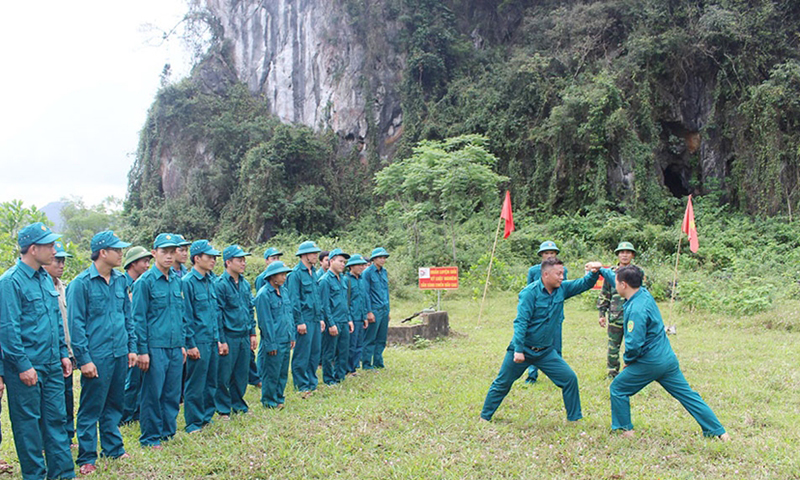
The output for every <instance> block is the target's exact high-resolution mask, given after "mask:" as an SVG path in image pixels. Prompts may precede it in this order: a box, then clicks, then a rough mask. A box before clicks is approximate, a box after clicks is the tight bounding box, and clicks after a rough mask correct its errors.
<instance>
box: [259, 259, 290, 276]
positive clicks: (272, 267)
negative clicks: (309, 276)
mask: <svg viewBox="0 0 800 480" xmlns="http://www.w3.org/2000/svg"><path fill="white" fill-rule="evenodd" d="M291 271H292V269H291V268H289V267H287V266H286V264H284V263H283V262H281V261H280V260H276V261H274V262H272V263H270V264H269V265H268V266H267V269H266V270H265V272H264V278H269V277H271V276H273V275H277V274H279V273H284V272H291Z"/></svg>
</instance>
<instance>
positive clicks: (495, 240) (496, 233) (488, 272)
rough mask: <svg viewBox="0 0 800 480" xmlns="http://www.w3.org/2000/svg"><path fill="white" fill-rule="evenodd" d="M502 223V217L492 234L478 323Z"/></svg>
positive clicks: (479, 318)
mask: <svg viewBox="0 0 800 480" xmlns="http://www.w3.org/2000/svg"><path fill="white" fill-rule="evenodd" d="M502 224H503V217H500V220H499V221H498V222H497V232H495V234H494V245H492V256H491V257H489V269H488V270H487V271H486V284H485V285H484V286H483V299H482V300H481V309H480V310H479V311H478V323H480V321H481V316H482V315H483V303H484V302H485V301H486V291H487V290H489V276H490V275H491V274H492V262H494V249H495V248H497V239H498V238H499V237H500V225H502Z"/></svg>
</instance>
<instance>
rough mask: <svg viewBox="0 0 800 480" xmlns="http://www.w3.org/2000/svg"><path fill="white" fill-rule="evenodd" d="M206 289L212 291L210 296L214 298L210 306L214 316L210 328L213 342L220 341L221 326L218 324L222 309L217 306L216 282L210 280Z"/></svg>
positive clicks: (220, 319)
mask: <svg viewBox="0 0 800 480" xmlns="http://www.w3.org/2000/svg"><path fill="white" fill-rule="evenodd" d="M208 290H209V293H211V292H213V296H212V297H213V298H214V299H215V302H214V304H213V305H212V306H211V308H213V309H214V318H213V320H214V322H213V323H214V325H213V326H212V327H211V330H212V332H213V333H212V334H213V335H214V337H213V338H214V341H215V342H222V340H220V335H222V328H221V327H220V324H221V322H222V309H221V308H220V306H219V300H218V299H219V294H218V293H217V282H215V281H213V280H210V281H209V286H208Z"/></svg>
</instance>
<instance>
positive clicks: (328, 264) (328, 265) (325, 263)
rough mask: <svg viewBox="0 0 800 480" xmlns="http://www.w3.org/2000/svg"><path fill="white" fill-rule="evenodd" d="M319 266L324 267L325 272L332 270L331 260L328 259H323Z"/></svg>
mask: <svg viewBox="0 0 800 480" xmlns="http://www.w3.org/2000/svg"><path fill="white" fill-rule="evenodd" d="M319 266H320V267H322V269H323V270H327V269H329V268H331V259H330V258H328V257H322V260H320V261H319Z"/></svg>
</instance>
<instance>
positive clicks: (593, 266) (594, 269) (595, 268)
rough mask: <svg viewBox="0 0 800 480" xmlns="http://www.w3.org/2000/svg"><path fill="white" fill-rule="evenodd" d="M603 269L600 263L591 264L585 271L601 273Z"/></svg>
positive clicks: (585, 267)
mask: <svg viewBox="0 0 800 480" xmlns="http://www.w3.org/2000/svg"><path fill="white" fill-rule="evenodd" d="M601 268H603V264H602V263H600V262H589V263H587V264H586V265H585V266H584V269H585V270H591V271H592V272H599V271H600V269H601Z"/></svg>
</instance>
